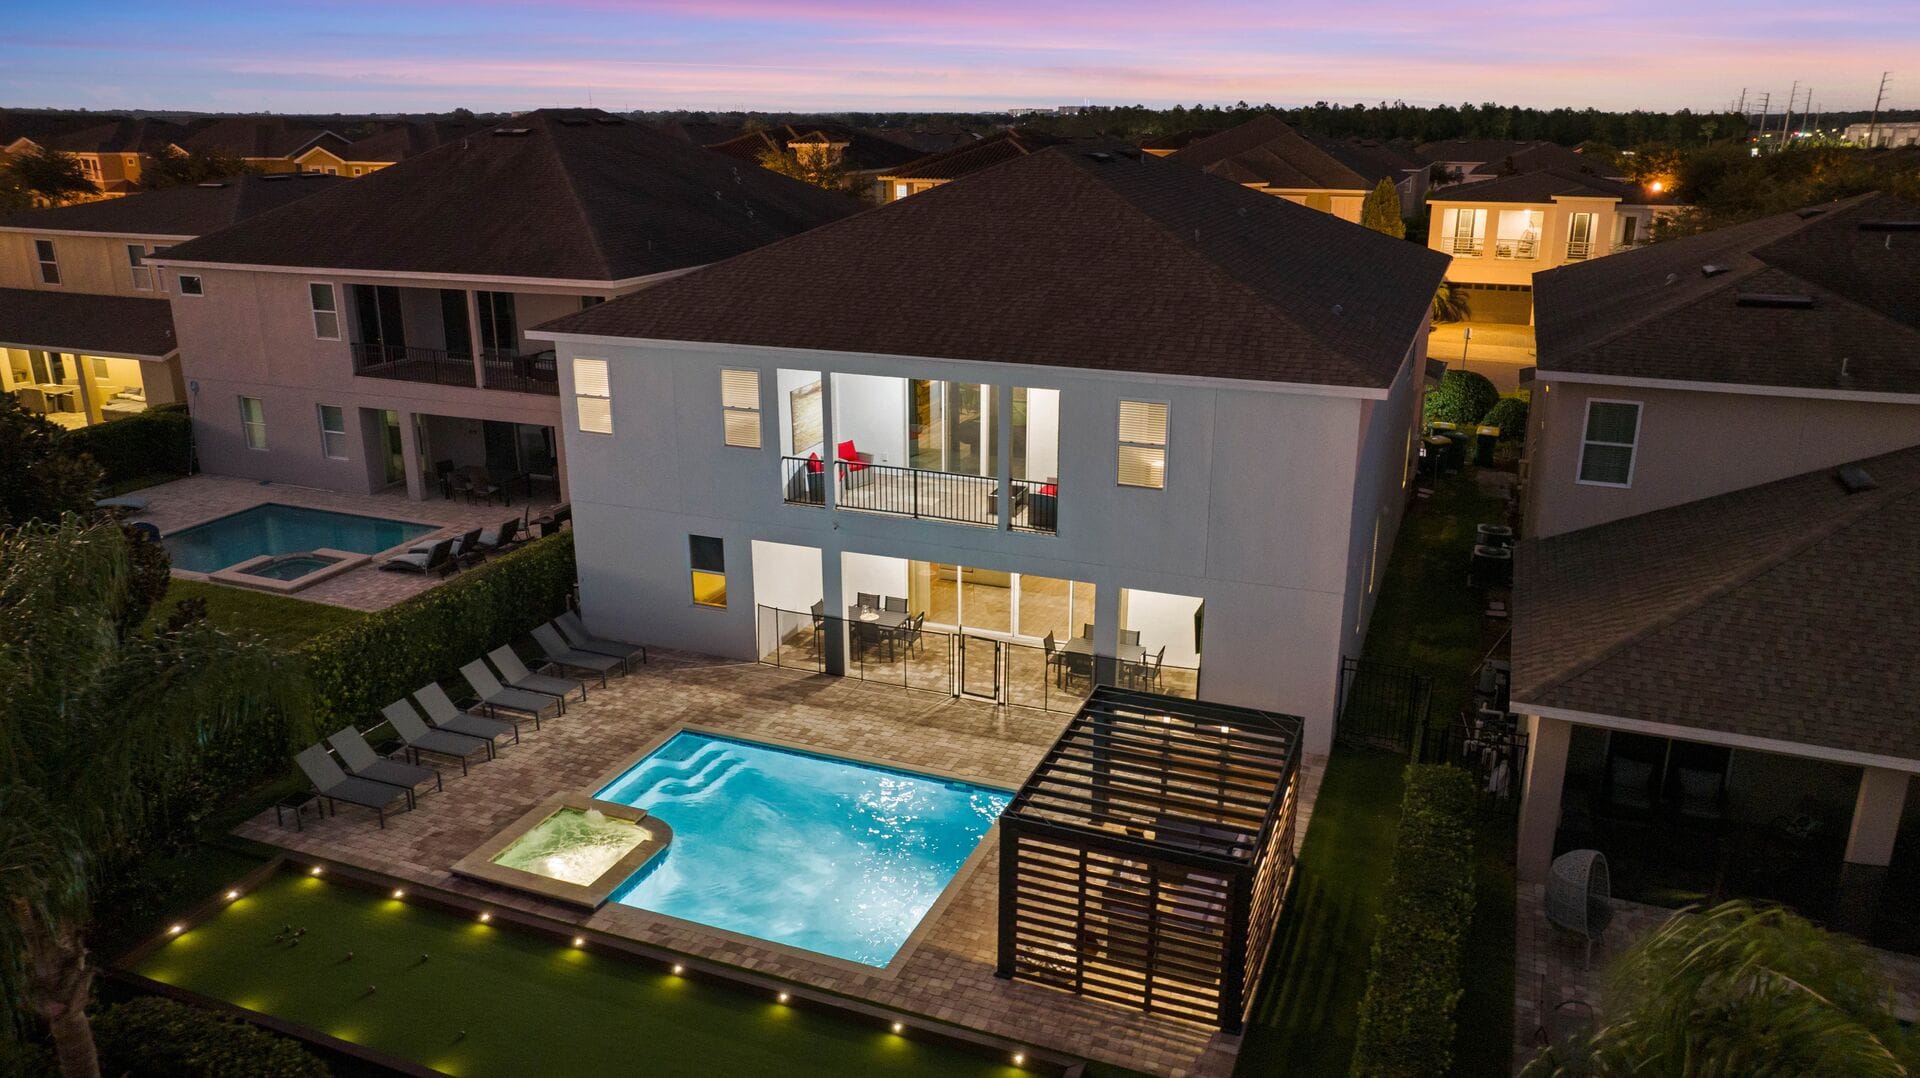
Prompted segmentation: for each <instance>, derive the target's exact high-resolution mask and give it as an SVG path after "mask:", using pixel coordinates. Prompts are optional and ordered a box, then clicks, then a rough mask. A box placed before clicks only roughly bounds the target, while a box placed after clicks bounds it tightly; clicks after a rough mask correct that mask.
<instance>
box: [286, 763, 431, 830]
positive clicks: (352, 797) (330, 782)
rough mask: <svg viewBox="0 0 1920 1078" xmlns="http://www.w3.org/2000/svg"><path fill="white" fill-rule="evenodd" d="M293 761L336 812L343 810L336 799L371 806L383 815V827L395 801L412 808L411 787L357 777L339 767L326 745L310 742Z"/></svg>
mask: <svg viewBox="0 0 1920 1078" xmlns="http://www.w3.org/2000/svg"><path fill="white" fill-rule="evenodd" d="M293 760H294V762H295V763H297V764H299V765H300V770H301V771H303V772H305V773H306V776H307V781H309V782H311V783H313V791H314V793H316V794H319V795H320V797H321V798H322V799H323V800H325V801H326V803H327V805H328V807H330V808H332V809H333V811H334V812H335V813H336V814H337V813H339V811H340V807H339V805H338V804H337V803H336V802H340V801H345V802H346V803H347V804H349V805H359V806H360V807H361V808H370V809H372V810H373V811H375V812H377V813H379V814H380V826H381V827H382V828H384V827H386V826H387V808H388V807H389V806H391V805H392V804H393V803H394V802H395V801H405V802H406V803H407V807H408V808H412V807H413V791H412V790H403V789H397V788H395V787H392V786H389V785H387V784H386V783H384V782H375V781H373V780H372V779H357V778H354V777H353V776H351V775H349V774H347V773H346V772H345V771H342V770H340V765H339V764H336V763H334V762H333V757H332V756H329V755H327V750H326V748H325V747H324V746H321V745H308V746H307V747H306V748H304V749H301V750H300V751H299V752H298V753H296V754H295V755H294V757H293Z"/></svg>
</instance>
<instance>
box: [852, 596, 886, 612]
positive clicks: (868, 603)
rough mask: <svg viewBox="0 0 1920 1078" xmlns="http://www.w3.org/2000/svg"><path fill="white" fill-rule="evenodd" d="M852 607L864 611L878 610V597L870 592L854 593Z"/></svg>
mask: <svg viewBox="0 0 1920 1078" xmlns="http://www.w3.org/2000/svg"><path fill="white" fill-rule="evenodd" d="M854 605H855V606H858V607H861V608H862V609H865V610H878V609H880V596H878V595H876V594H874V593H873V592H870V591H862V592H856V593H855V598H854Z"/></svg>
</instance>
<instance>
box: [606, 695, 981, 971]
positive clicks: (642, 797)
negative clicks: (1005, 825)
mask: <svg viewBox="0 0 1920 1078" xmlns="http://www.w3.org/2000/svg"><path fill="white" fill-rule="evenodd" d="M594 796H596V797H598V798H600V799H601V800H603V801H612V802H616V803H618V804H623V805H636V806H639V807H640V808H644V809H646V810H647V811H648V812H650V813H652V814H654V815H656V816H659V817H660V818H661V819H662V820H664V821H666V823H667V824H668V825H669V826H671V827H672V828H673V835H674V838H673V844H672V845H671V846H669V847H667V851H666V852H665V853H664V854H662V855H660V856H659V857H658V858H656V859H655V860H654V861H653V863H652V864H650V865H648V866H647V867H646V868H645V869H644V870H642V871H641V873H640V874H639V875H637V876H635V877H634V879H633V880H632V881H631V882H629V883H627V884H625V885H624V886H622V887H621V888H620V890H618V891H616V892H614V895H613V901H615V902H619V903H622V904H624V905H628V906H637V907H639V908H641V909H648V910H653V911H655V912H657V913H664V914H667V915H669V916H673V917H679V918H683V919H685V920H688V921H696V922H698V923H700V924H704V925H710V926H712V927H714V928H721V929H726V930H728V931H731V932H739V933H743V934H745V935H749V936H757V937H759V938H761V939H765V940H771V941H773V942H775V943H784V944H787V945H789V946H793V947H801V948H804V949H806V950H809V951H818V952H820V953H822V954H828V955H833V956H835V957H837V958H846V959H851V960H853V961H855V962H861V963H864V964H866V965H870V966H884V965H886V964H887V963H888V962H889V961H891V960H892V959H893V956H894V954H895V953H896V952H898V951H899V950H900V947H901V945H902V944H904V943H905V942H906V940H907V936H908V935H910V934H911V933H912V932H913V930H914V927H915V926H916V925H918V924H919V923H920V920H921V918H923V917H925V916H926V914H927V911H928V910H929V909H930V908H932V906H933V903H934V901H935V900H936V899H938V898H939V897H940V893H941V892H942V891H944V890H946V887H947V884H948V883H949V882H950V881H951V880H952V879H953V875H954V873H956V872H958V871H959V870H960V866H961V864H963V863H964V862H965V861H966V859H967V857H968V855H970V854H972V853H973V850H974V847H976V846H978V845H979V844H980V840H981V838H983V837H985V835H986V833H987V829H988V828H990V827H992V826H993V821H994V820H996V819H998V818H999V816H1000V811H1001V810H1002V809H1004V808H1005V807H1006V806H1007V802H1008V801H1010V800H1012V795H1011V794H1009V793H1007V792H1005V791H1002V790H994V789H990V788H987V787H983V786H974V785H971V784H969V783H964V782H949V781H946V780H943V779H937V778H933V777H931V776H928V775H919V774H914V773H912V772H908V771H896V770H893V769H891V768H885V767H878V766H875V765H872V764H862V763H856V762H854V761H851V760H841V759H836V758H834V757H830V756H819V755H815V754H813V753H807V752H799V751H794V750H789V749H779V748H773V747H771V746H768V745H760V744H755V743H753V742H750V741H736V740H734V739H732V738H724V737H715V736H713V735H710V734H698V733H693V732H682V733H679V734H676V735H674V737H672V738H671V739H670V740H668V741H667V742H666V744H664V745H661V746H660V747H659V748H658V749H656V750H654V751H653V752H652V753H651V754H649V755H648V756H647V757H646V759H644V760H641V761H640V762H639V763H637V764H635V765H634V766H632V767H631V768H628V769H627V770H626V771H625V772H624V773H623V774H621V776H620V777H619V778H617V779H615V780H613V781H612V782H611V783H608V784H607V786H606V787H605V788H603V789H601V790H600V792H599V793H597V794H595V795H594Z"/></svg>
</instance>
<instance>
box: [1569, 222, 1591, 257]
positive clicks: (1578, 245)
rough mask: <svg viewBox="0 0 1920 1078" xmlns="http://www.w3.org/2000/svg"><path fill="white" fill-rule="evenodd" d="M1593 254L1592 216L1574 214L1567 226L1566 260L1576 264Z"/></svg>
mask: <svg viewBox="0 0 1920 1078" xmlns="http://www.w3.org/2000/svg"><path fill="white" fill-rule="evenodd" d="M1592 253H1593V214H1590V213H1576V214H1574V215H1573V218H1572V220H1571V221H1570V222H1569V223H1568V225H1567V258H1568V260H1569V261H1573V262H1578V261H1580V260H1582V259H1584V258H1586V257H1588V256H1589V255H1591V254H1592Z"/></svg>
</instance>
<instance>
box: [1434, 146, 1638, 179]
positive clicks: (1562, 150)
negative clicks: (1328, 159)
mask: <svg viewBox="0 0 1920 1078" xmlns="http://www.w3.org/2000/svg"><path fill="white" fill-rule="evenodd" d="M1413 152H1414V155H1415V156H1416V157H1418V158H1420V159H1421V160H1423V161H1425V162H1427V164H1428V165H1429V166H1430V167H1433V168H1437V169H1438V170H1439V171H1441V172H1442V173H1445V174H1446V175H1447V176H1448V177H1449V179H1448V180H1447V181H1445V182H1447V183H1478V182H1480V181H1482V180H1491V179H1494V178H1496V177H1499V176H1511V175H1514V174H1516V173H1521V172H1538V171H1540V170H1541V169H1558V170H1560V171H1562V172H1583V173H1588V174H1592V175H1598V176H1601V177H1602V178H1604V179H1610V180H1624V179H1626V177H1624V176H1617V175H1612V172H1613V171H1614V170H1613V169H1612V168H1610V167H1607V166H1606V165H1604V164H1602V163H1600V162H1598V161H1597V160H1596V159H1594V158H1590V157H1587V156H1586V155H1585V154H1582V153H1581V152H1580V151H1578V150H1575V149H1571V148H1569V147H1566V146H1562V145H1560V144H1559V143H1557V142H1547V141H1546V140H1544V139H1524V140H1523V139H1441V140H1439V141H1436V142H1423V143H1421V144H1420V145H1419V146H1417V147H1415V148H1414V151H1413Z"/></svg>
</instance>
